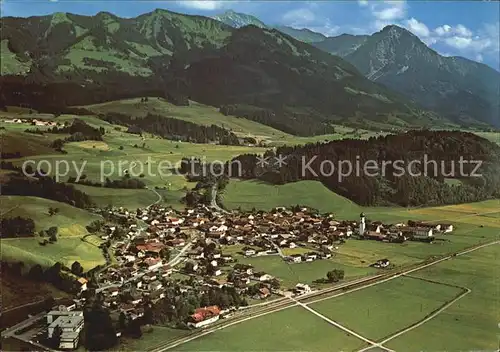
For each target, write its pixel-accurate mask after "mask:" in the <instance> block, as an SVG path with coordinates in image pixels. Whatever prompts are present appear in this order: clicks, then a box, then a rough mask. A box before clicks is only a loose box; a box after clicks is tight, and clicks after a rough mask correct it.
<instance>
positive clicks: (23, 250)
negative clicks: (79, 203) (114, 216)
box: [0, 196, 105, 270]
mask: <svg viewBox="0 0 500 352" xmlns="http://www.w3.org/2000/svg"><path fill="white" fill-rule="evenodd" d="M49 207H53V208H58V209H59V212H58V213H57V214H56V215H52V216H50V215H49V214H48V209H49ZM0 211H1V214H2V217H15V216H21V217H25V218H31V219H33V220H34V221H35V230H36V231H37V232H38V231H41V230H47V229H48V228H49V227H51V226H57V227H58V235H57V242H55V243H52V244H46V245H45V246H42V245H40V242H42V241H43V238H42V237H39V236H38V235H37V236H35V237H23V238H4V239H2V240H0V242H1V243H0V244H1V248H2V249H1V257H2V260H8V261H22V262H24V263H25V264H26V265H28V266H31V265H34V264H41V265H43V266H51V265H53V264H54V263H55V262H57V261H59V262H61V263H63V264H65V265H68V266H71V264H72V263H73V262H74V261H75V260H78V261H79V262H80V263H81V264H82V266H83V267H84V268H85V269H87V270H88V269H92V268H93V267H95V266H96V265H100V264H104V262H105V261H104V257H103V255H102V252H101V250H100V249H99V248H98V247H97V245H98V244H95V243H94V244H90V243H87V242H84V241H82V237H83V236H85V235H87V234H88V232H87V230H86V229H85V226H86V225H88V224H89V223H91V222H92V221H94V220H96V219H100V217H99V216H97V215H94V214H91V213H89V212H87V211H85V210H82V209H78V208H75V207H72V206H70V205H67V204H65V203H59V202H54V201H51V200H48V199H43V198H37V197H21V196H0Z"/></svg>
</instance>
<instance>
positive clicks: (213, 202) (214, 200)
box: [210, 183, 229, 214]
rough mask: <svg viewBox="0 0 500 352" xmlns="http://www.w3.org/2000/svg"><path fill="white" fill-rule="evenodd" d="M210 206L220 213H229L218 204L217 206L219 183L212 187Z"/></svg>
mask: <svg viewBox="0 0 500 352" xmlns="http://www.w3.org/2000/svg"><path fill="white" fill-rule="evenodd" d="M210 206H211V207H212V208H214V209H216V210H217V211H218V212H220V213H225V214H228V213H229V212H228V211H227V210H225V209H222V208H221V207H220V206H219V205H218V204H217V183H216V184H214V185H213V186H212V199H211V200H210Z"/></svg>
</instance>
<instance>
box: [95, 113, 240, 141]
mask: <svg viewBox="0 0 500 352" xmlns="http://www.w3.org/2000/svg"><path fill="white" fill-rule="evenodd" d="M98 116H99V118H101V119H102V120H104V121H107V122H109V123H112V124H118V125H125V126H134V127H135V128H138V129H140V130H141V131H145V132H149V133H153V134H156V135H159V136H161V137H163V138H167V139H173V140H180V141H186V142H193V143H211V142H216V143H219V144H225V145H239V144H240V143H239V140H238V137H236V135H235V134H234V133H233V132H231V131H229V130H227V129H225V128H222V127H219V126H216V125H211V126H202V125H198V124H195V123H192V122H188V121H183V120H179V119H175V118H170V117H163V116H158V115H153V114H149V113H148V114H147V115H146V116H145V117H144V118H135V117H132V116H129V115H125V114H120V113H114V112H111V113H106V114H99V115H98Z"/></svg>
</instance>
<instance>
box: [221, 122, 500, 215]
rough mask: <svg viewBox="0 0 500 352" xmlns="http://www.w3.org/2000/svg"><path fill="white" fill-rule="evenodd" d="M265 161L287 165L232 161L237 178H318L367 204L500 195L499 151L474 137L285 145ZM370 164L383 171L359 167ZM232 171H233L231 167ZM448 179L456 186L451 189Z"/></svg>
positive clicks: (423, 133) (413, 134)
mask: <svg viewBox="0 0 500 352" xmlns="http://www.w3.org/2000/svg"><path fill="white" fill-rule="evenodd" d="M264 156H265V157H268V158H269V160H273V159H274V158H276V157H277V156H281V157H283V158H286V165H278V164H277V163H269V164H268V165H264V166H263V165H261V163H259V160H260V159H259V157H258V156H257V155H252V154H247V155H240V156H238V157H237V158H235V159H234V160H238V161H240V162H241V164H242V169H243V173H242V174H241V175H239V176H240V177H241V178H244V179H260V180H263V181H266V182H269V183H272V184H285V183H289V182H295V181H300V180H319V181H321V182H322V183H323V184H324V185H325V186H327V187H328V188H330V189H331V190H332V191H334V192H336V193H339V194H340V195H343V196H345V197H347V198H349V199H351V200H353V201H355V202H356V203H358V204H360V205H367V206H375V205H395V204H397V205H401V206H420V205H428V206H431V205H441V204H455V203H469V202H475V201H481V200H485V199H491V198H498V197H500V169H499V167H500V147H499V146H497V145H496V144H494V143H492V142H490V141H487V140H485V139H483V138H481V137H478V136H476V135H474V134H472V133H466V132H458V131H428V130H415V131H410V132H407V133H402V134H397V135H388V136H385V137H378V138H374V137H372V138H370V139H369V140H366V141H364V140H354V139H346V140H340V141H333V142H330V143H316V144H308V145H304V146H292V147H288V146H284V147H279V148H277V150H276V152H275V153H274V152H273V151H268V152H266V154H265V155H264ZM274 160H276V159H274ZM461 160H465V161H474V163H473V162H466V163H462V164H463V166H462V168H463V170H461V171H460V170H459V164H460V163H461ZM399 161H400V162H401V164H404V165H407V166H408V168H407V169H405V170H404V171H405V172H403V173H400V172H398V171H399V170H398V169H397V167H396V164H397V162H399ZM434 161H435V162H436V164H434V163H433V162H434ZM325 163H326V165H330V164H333V165H334V167H335V166H336V165H341V164H339V163H344V164H349V165H351V166H352V167H353V171H352V172H351V173H349V174H347V175H344V174H343V173H344V172H345V171H346V170H341V169H339V168H338V167H337V168H334V169H332V170H330V169H329V168H328V167H325ZM368 164H372V165H373V166H374V168H375V169H378V170H385V171H384V172H379V173H376V174H373V173H368V172H365V171H364V170H362V168H363V166H364V165H368ZM358 165H359V166H361V167H358ZM478 165H479V166H480V167H479V168H478V169H476V167H477V166H478ZM231 166H232V167H236V166H235V163H232V164H231ZM360 168H361V169H360ZM227 171H228V175H229V176H230V175H236V174H238V173H237V170H229V168H228V169H227ZM229 171H230V172H229ZM347 171H348V170H347ZM474 175H481V177H474ZM448 179H453V180H457V181H459V182H458V183H452V184H450V183H448V182H446V180H448Z"/></svg>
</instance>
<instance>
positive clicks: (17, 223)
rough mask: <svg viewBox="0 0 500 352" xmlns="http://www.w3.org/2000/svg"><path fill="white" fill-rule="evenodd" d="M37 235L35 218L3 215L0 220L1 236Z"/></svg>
mask: <svg viewBox="0 0 500 352" xmlns="http://www.w3.org/2000/svg"><path fill="white" fill-rule="evenodd" d="M34 235H35V222H34V221H33V219H29V218H23V217H20V216H16V217H13V218H6V217H2V220H1V221H0V237H2V238H15V237H32V236H34Z"/></svg>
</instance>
